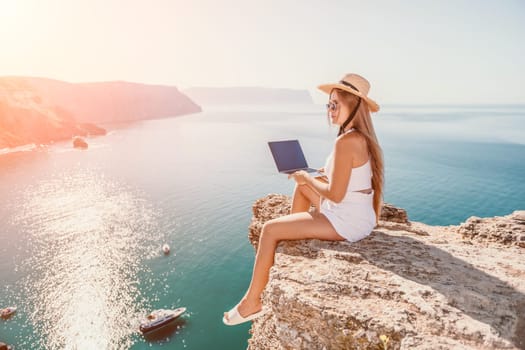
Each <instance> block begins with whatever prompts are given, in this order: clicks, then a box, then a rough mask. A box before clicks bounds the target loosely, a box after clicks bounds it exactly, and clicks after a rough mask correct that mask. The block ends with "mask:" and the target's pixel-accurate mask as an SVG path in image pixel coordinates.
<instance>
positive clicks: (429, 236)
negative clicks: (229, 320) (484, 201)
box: [248, 194, 525, 350]
mask: <svg viewBox="0 0 525 350" xmlns="http://www.w3.org/2000/svg"><path fill="white" fill-rule="evenodd" d="M289 208H290V198H289V197H286V196H283V195H277V194H272V195H268V196H267V197H264V198H262V199H259V200H257V201H256V202H255V204H254V206H253V213H254V216H253V220H252V223H251V225H250V230H249V239H250V241H251V243H252V244H253V245H254V247H255V248H257V242H258V239H259V234H260V231H261V228H262V226H263V224H264V222H266V221H267V220H269V219H272V218H275V217H279V216H281V215H285V214H288V212H289ZM524 248H525V211H516V212H514V213H512V214H511V215H508V216H504V217H495V218H487V219H481V218H475V217H473V218H470V219H469V220H467V221H466V222H465V223H463V224H461V225H459V226H446V227H445V226H428V225H425V224H422V223H417V222H410V221H408V219H407V215H406V212H405V211H404V210H402V209H397V208H395V207H393V206H390V205H385V207H384V210H383V214H382V217H381V220H380V224H379V225H378V227H377V228H376V229H375V230H374V231H373V233H372V234H371V235H370V236H369V237H367V238H365V239H363V240H361V241H359V242H357V243H348V242H328V241H320V240H303V241H285V242H281V243H280V244H279V246H278V248H277V252H276V256H275V264H274V266H273V267H272V269H271V272H270V281H269V283H268V285H267V287H266V290H265V292H264V293H263V303H264V304H266V305H269V306H270V307H271V310H272V312H271V313H269V314H267V315H265V316H263V317H262V318H260V319H257V320H256V321H255V322H254V323H253V325H252V328H251V330H250V333H252V337H251V339H250V340H249V344H248V349H250V350H254V349H327V350H328V349H385V348H387V349H525V249H524ZM381 338H382V339H381ZM387 338H388V342H387V343H386V339H387Z"/></svg>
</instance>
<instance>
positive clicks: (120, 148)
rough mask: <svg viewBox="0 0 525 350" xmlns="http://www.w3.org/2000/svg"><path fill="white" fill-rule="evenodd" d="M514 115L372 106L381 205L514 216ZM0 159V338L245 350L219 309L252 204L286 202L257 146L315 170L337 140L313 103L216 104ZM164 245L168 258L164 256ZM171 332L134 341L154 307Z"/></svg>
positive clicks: (235, 286) (240, 261)
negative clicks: (297, 156)
mask: <svg viewBox="0 0 525 350" xmlns="http://www.w3.org/2000/svg"><path fill="white" fill-rule="evenodd" d="M524 121H525V107H524V106H498V107H494V106H386V107H385V108H384V109H383V111H382V112H381V113H379V114H378V115H377V116H376V117H375V123H376V129H377V133H378V136H379V138H380V142H381V144H382V146H383V149H384V153H385V163H386V187H385V189H386V192H385V199H386V201H387V202H390V203H393V204H395V205H397V206H399V207H403V208H405V209H407V211H408V214H409V217H410V219H411V220H415V221H423V222H426V223H429V224H436V225H449V224H458V223H460V222H462V221H464V220H465V219H466V218H468V217H469V216H472V215H476V216H494V215H506V214H509V213H510V212H512V211H513V210H516V209H525V183H524V182H523V174H524V173H525V123H524ZM108 128H109V129H111V130H112V131H111V132H110V134H109V135H107V136H105V137H100V138H93V139H89V140H88V142H89V143H90V148H89V149H88V150H87V151H78V150H73V149H71V147H70V144H69V143H58V144H56V145H53V146H51V147H47V148H43V149H37V150H33V151H28V152H17V153H11V154H3V155H1V156H0V195H1V196H2V198H3V200H2V201H0V242H1V244H0V280H1V281H2V285H1V286H0V306H3V305H17V306H18V308H19V309H18V313H17V314H16V315H15V316H14V317H13V318H11V319H10V320H7V321H4V320H0V341H4V342H9V343H12V344H15V345H16V346H17V347H18V348H21V349H33V348H34V349H64V348H66V349H93V348H100V349H104V348H106V349H128V348H132V349H151V348H175V349H184V348H188V349H245V348H246V345H247V339H248V337H249V334H248V330H249V328H250V325H242V326H237V327H226V326H224V325H223V324H222V322H221V318H222V312H223V311H226V310H228V309H229V308H230V307H231V306H233V305H234V304H235V303H236V302H237V301H238V300H239V298H240V297H241V296H242V295H243V293H244V291H245V288H246V287H247V286H248V283H249V278H250V276H251V270H252V264H253V248H252V247H251V246H250V245H249V243H248V240H247V232H248V226H249V224H250V220H251V206H252V204H253V202H254V201H255V200H256V199H257V198H260V197H262V196H264V195H266V194H268V193H286V194H291V192H292V190H293V183H292V182H290V181H288V180H287V179H286V177H284V176H283V175H279V174H276V171H275V167H274V163H273V160H272V158H271V155H270V153H269V150H268V147H267V145H266V141H268V140H280V139H287V138H298V139H300V141H301V144H302V145H303V148H304V151H305V154H306V156H307V159H308V161H309V163H310V165H312V166H322V165H323V163H324V159H325V157H326V155H327V154H328V153H329V152H330V148H331V145H332V144H333V140H334V137H335V133H336V129H335V128H329V126H328V125H327V121H326V118H325V117H324V113H323V111H322V109H321V108H320V107H319V106H295V107H294V108H282V107H281V108H280V109H275V108H269V107H264V108H263V107H246V106H245V107H240V106H230V107H222V108H215V109H205V112H203V113H200V114H196V115H189V116H184V117H177V118H171V119H162V120H152V121H147V122H141V123H134V124H129V125H118V126H116V125H110V126H108ZM165 242H167V243H169V244H170V246H171V248H172V254H170V255H169V256H164V255H163V254H162V253H161V249H160V248H161V246H162V244H164V243H165ZM179 306H186V307H187V308H188V312H187V313H186V315H185V316H183V317H182V318H181V320H180V321H179V322H176V323H174V324H173V326H172V327H169V328H167V329H165V330H164V331H162V332H159V333H157V334H155V335H153V336H151V337H147V338H144V337H143V336H141V335H140V334H138V333H137V331H136V330H137V326H138V320H139V319H140V317H141V316H143V315H144V314H146V313H147V311H148V310H151V309H153V308H175V307H179Z"/></svg>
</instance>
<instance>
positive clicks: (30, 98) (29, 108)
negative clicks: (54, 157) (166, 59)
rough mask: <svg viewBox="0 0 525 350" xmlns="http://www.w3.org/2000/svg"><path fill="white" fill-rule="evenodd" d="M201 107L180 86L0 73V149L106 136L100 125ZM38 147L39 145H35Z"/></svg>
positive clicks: (170, 114)
mask: <svg viewBox="0 0 525 350" xmlns="http://www.w3.org/2000/svg"><path fill="white" fill-rule="evenodd" d="M201 110H202V109H201V107H200V106H199V105H197V104H196V103H194V102H193V101H192V100H191V99H189V98H188V97H187V96H185V95H184V94H182V93H180V92H179V91H178V89H177V88H176V87H172V86H157V85H146V84H137V83H128V82H101V83H78V84H73V83H67V82H63V81H58V80H53V79H46V78H32V77H0V150H2V153H9V152H10V151H12V150H16V149H17V147H20V146H22V147H23V149H24V150H26V149H27V148H28V147H29V146H30V145H32V144H35V145H41V144H49V143H52V142H55V141H62V140H68V139H72V138H73V137H75V136H83V137H85V136H93V135H105V134H106V130H105V129H104V128H101V127H100V126H98V125H97V124H105V123H118V122H127V121H136V120H145V119H157V118H166V117H174V116H179V115H185V114H190V113H198V112H200V111H201ZM35 147H36V146H35Z"/></svg>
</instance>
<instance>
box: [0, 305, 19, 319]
mask: <svg viewBox="0 0 525 350" xmlns="http://www.w3.org/2000/svg"><path fill="white" fill-rule="evenodd" d="M15 312H16V307H15V306H9V307H6V308H5V309H1V310H0V316H1V317H2V318H8V317H10V316H11V315H12V314H14V313H15Z"/></svg>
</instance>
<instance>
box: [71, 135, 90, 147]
mask: <svg viewBox="0 0 525 350" xmlns="http://www.w3.org/2000/svg"><path fill="white" fill-rule="evenodd" d="M73 147H75V148H80V149H86V148H88V144H87V142H86V141H84V139H82V138H80V137H75V138H73Z"/></svg>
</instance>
